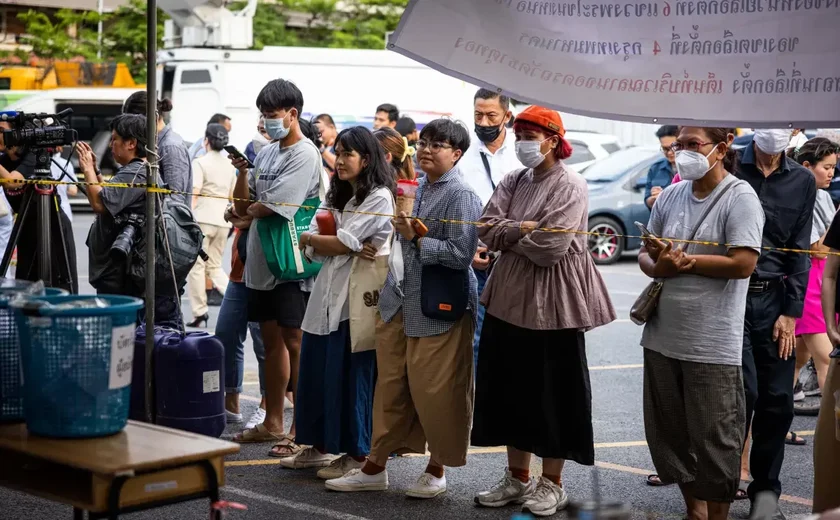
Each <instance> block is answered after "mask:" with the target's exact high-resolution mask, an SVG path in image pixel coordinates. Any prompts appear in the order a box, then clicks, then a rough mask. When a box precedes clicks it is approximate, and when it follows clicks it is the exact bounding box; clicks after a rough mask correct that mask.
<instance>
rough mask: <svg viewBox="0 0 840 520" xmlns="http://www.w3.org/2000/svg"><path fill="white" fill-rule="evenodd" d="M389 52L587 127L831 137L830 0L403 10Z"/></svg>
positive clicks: (837, 50)
mask: <svg viewBox="0 0 840 520" xmlns="http://www.w3.org/2000/svg"><path fill="white" fill-rule="evenodd" d="M388 47H389V48H390V49H391V50H394V51H396V52H399V53H401V54H404V55H406V56H408V57H410V58H413V59H415V60H417V61H420V62H422V63H424V64H426V65H428V66H430V67H433V68H435V69H437V70H439V71H441V72H443V73H445V74H449V75H451V76H456V77H458V78H461V79H463V80H465V81H468V82H470V83H475V84H478V85H482V86H484V87H487V88H492V89H496V90H499V91H500V92H503V93H505V94H507V95H510V96H511V97H514V98H516V99H518V100H522V101H527V102H530V103H537V104H541V105H545V106H550V107H552V108H555V109H557V110H561V111H566V112H571V113H575V114H581V115H586V116H592V117H603V118H610V119H621V120H626V121H638V122H643V123H654V124H666V123H669V124H695V125H702V126H739V127H746V128H750V127H753V128H755V127H788V126H792V127H795V128H825V127H837V126H840V0H684V1H673V0H669V1H662V0H658V1H654V0H651V1H625V2H621V0H615V1H614V2H607V1H602V2H598V1H597V0H586V1H581V0H567V1H564V0H550V1H548V0H541V1H536V0H534V1H519V0H412V1H411V3H410V4H409V5H408V7H407V8H406V11H405V13H404V14H403V17H402V20H401V21H400V25H399V27H398V28H397V30H396V31H395V33H394V35H393V36H392V37H391V40H390V42H389V45H388Z"/></svg>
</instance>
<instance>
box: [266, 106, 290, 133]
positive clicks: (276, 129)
mask: <svg viewBox="0 0 840 520" xmlns="http://www.w3.org/2000/svg"><path fill="white" fill-rule="evenodd" d="M290 114H291V112H289V113H287V114H286V117H289V115H290ZM286 117H284V118H282V119H268V118H266V120H265V131H266V133H268V135H269V136H271V138H272V139H285V138H286V136H287V135H289V131H290V130H291V127H289V126H286V125H285V124H284V121H285V120H286Z"/></svg>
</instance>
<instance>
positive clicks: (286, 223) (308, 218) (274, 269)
mask: <svg viewBox="0 0 840 520" xmlns="http://www.w3.org/2000/svg"><path fill="white" fill-rule="evenodd" d="M319 181H320V188H319V190H318V191H319V196H318V197H312V198H311V199H306V200H305V201H303V206H304V207H301V208H299V209H298V210H297V212H296V213H295V216H294V218H293V220H288V219H286V218H285V217H282V216H280V215H276V214H275V215H272V216H270V217H266V218H262V219H258V220H257V221H256V225H257V233H258V234H259V239H260V243H261V244H262V248H263V252H264V253H265V260H266V262H267V263H268V268H269V270H270V271H271V274H273V275H274V276H275V277H276V278H277V279H279V280H285V281H288V280H305V279H307V278H310V277H312V276H315V275H317V274H318V271H320V270H321V264H320V263H316V262H310V261H309V260H307V259H306V257H304V256H303V251H301V250H300V248H299V247H298V246H299V243H300V235H301V234H303V233H305V232H307V231H309V224H310V222H312V218H313V217H314V216H315V213H316V212H317V211H318V207H319V206H320V205H321V201H322V200H324V199H325V198H326V187H327V185H329V178H328V177H327V176H326V174H325V173H323V172H322V175H321V178H320V180H319Z"/></svg>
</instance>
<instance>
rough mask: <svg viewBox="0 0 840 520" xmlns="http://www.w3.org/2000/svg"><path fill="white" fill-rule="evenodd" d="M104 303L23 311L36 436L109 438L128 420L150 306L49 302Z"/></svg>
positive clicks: (28, 410)
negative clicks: (143, 320) (142, 315)
mask: <svg viewBox="0 0 840 520" xmlns="http://www.w3.org/2000/svg"><path fill="white" fill-rule="evenodd" d="M94 298H101V299H103V300H105V301H106V302H108V304H109V306H108V307H104V308H75V309H66V310H60V309H55V308H49V307H47V308H42V309H38V310H34V311H33V310H26V311H24V310H23V309H21V308H17V307H15V308H14V310H15V320H16V321H17V323H18V331H19V333H20V350H21V360H22V366H23V381H24V387H23V405H24V416H25V418H26V427H27V428H28V430H29V432H30V433H32V434H35V435H41V436H45V437H62V438H79V437H101V436H105V435H111V434H114V433H118V432H119V431H121V430H122V429H123V428H124V427H125V424H126V421H127V420H128V407H129V402H130V394H131V363H132V359H133V357H134V329H135V323H136V320H137V311H138V310H139V309H140V307H142V306H143V302H142V301H141V300H139V299H137V298H131V297H128V296H92V295H91V296H42V297H38V298H34V299H35V300H42V301H46V302H47V303H50V304H53V305H58V304H61V303H66V302H71V301H79V300H91V299H94Z"/></svg>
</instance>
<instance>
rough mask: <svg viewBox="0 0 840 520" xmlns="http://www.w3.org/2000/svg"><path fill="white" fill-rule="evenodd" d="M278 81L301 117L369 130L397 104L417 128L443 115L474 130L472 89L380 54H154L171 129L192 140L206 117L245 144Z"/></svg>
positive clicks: (290, 50)
mask: <svg viewBox="0 0 840 520" xmlns="http://www.w3.org/2000/svg"><path fill="white" fill-rule="evenodd" d="M277 78H283V79H287V80H290V81H293V82H294V83H295V84H296V85H297V86H298V88H300V90H301V92H302V93H303V100H304V104H303V109H304V115H316V114H320V113H328V114H331V115H332V114H338V115H351V116H352V117H351V119H352V120H353V121H354V124H363V125H367V126H369V125H370V123H372V120H373V115H374V113H375V112H376V107H377V106H379V105H381V104H383V103H391V104H394V105H396V106H397V107H398V108H399V109H400V112H401V113H402V115H407V116H409V117H412V118H413V119H415V122H417V123H418V126H421V125H422V124H423V123H425V122H428V121H427V120H431V119H434V118H436V117H440V116H442V115H448V116H452V117H455V118H458V119H463V120H464V121H465V122H466V123H467V125H468V126H469V127H471V126H472V120H473V117H472V107H473V96H474V95H475V92H476V90H478V87H476V86H474V85H471V84H469V83H466V82H463V81H461V80H458V79H455V78H451V77H449V76H446V75H444V74H441V73H440V72H437V71H436V70H433V69H431V68H429V67H426V66H424V65H422V64H420V63H417V62H415V61H413V60H410V59H408V58H405V57H403V56H401V55H399V54H396V53H394V52H390V51H385V50H355V49H319V48H305V47H266V48H264V49H263V50H260V51H250V50H224V49H197V48H178V49H169V50H163V51H160V52H159V53H158V86H159V92H160V95H161V96H162V97H167V98H169V99H171V100H172V104H173V110H172V112H171V115H170V123H171V125H172V129H173V130H174V131H175V132H177V133H178V134H180V135H181V137H183V138H184V140H186V141H188V142H190V141H195V140H196V139H200V138H203V137H204V130H205V127H206V125H207V120H208V119H210V117H211V116H212V115H213V114H214V113H222V114H225V115H227V116H228V117H230V118H231V120H232V127H233V130H232V135H231V139H230V142H231V144H234V145H236V146H237V147H244V146H245V144H247V143H248V142H250V140H251V138H252V137H253V135H254V133H255V132H256V126H257V120H258V119H259V111H258V110H257V107H256V100H257V95H258V94H259V92H260V90H261V89H262V88H263V87H264V86H265V84H266V83H268V82H269V81H271V80H273V79H277Z"/></svg>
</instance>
